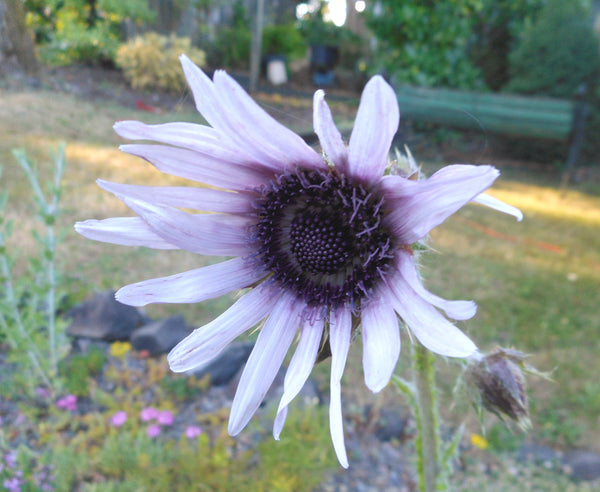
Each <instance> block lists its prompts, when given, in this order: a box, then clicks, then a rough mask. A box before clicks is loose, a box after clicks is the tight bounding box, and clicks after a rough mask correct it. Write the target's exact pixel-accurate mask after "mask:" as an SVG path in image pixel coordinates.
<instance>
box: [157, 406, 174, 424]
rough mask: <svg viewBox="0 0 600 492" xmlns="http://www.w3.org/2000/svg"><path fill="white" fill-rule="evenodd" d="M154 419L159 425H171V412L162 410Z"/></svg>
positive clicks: (172, 418)
mask: <svg viewBox="0 0 600 492" xmlns="http://www.w3.org/2000/svg"><path fill="white" fill-rule="evenodd" d="M156 420H157V421H158V423H159V424H160V425H173V420H174V417H173V412H171V411H170V410H164V411H162V412H160V413H159V414H158V417H157V419H156Z"/></svg>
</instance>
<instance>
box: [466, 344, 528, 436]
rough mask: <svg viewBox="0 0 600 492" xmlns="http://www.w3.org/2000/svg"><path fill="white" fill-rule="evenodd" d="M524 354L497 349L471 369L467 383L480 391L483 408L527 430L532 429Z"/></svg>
mask: <svg viewBox="0 0 600 492" xmlns="http://www.w3.org/2000/svg"><path fill="white" fill-rule="evenodd" d="M524 359H525V354H524V353H522V352H519V351H516V350H510V349H502V348H499V349H496V350H494V351H493V352H492V353H491V354H488V355H486V356H482V357H481V359H479V360H478V361H477V362H475V364H474V365H473V366H472V367H471V368H470V369H469V372H468V379H469V380H470V381H471V382H472V383H473V384H474V386H475V387H476V388H477V390H478V393H479V396H480V402H481V404H482V405H483V407H484V408H486V409H487V410H489V411H490V412H493V413H495V414H496V415H498V416H499V417H503V416H507V417H510V418H511V419H512V420H514V421H515V422H517V424H518V425H519V426H520V427H521V428H523V429H527V428H528V427H529V425H530V421H529V411H528V407H527V395H526V394H525V376H524V375H523V369H524V368H525V367H526V366H525V364H524V362H523V361H524Z"/></svg>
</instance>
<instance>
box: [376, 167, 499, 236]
mask: <svg viewBox="0 0 600 492" xmlns="http://www.w3.org/2000/svg"><path fill="white" fill-rule="evenodd" d="M499 174H500V173H499V172H498V170H497V169H495V168H493V167H492V166H469V165H453V166H446V167H444V168H442V169H441V170H439V171H438V172H437V173H435V174H434V175H433V176H431V177H430V178H429V179H426V180H423V181H411V180H408V179H404V178H401V177H399V176H386V178H385V179H383V180H382V187H383V190H384V193H385V195H386V198H387V199H388V201H387V206H388V207H390V208H391V209H392V212H391V213H390V214H388V215H387V217H386V218H385V222H384V224H385V225H387V226H388V227H390V229H391V230H392V232H393V233H394V234H395V235H396V237H397V238H398V240H399V241H400V242H401V244H412V243H414V242H416V241H418V240H419V239H421V238H423V237H425V236H426V235H427V234H428V233H429V231H431V229H433V228H434V227H436V226H438V225H440V224H441V223H442V222H444V221H445V220H446V219H447V218H448V217H449V216H450V215H452V214H453V213H454V212H456V211H457V210H458V209H460V208H461V207H462V206H463V205H465V204H466V203H468V202H470V201H471V200H472V199H473V198H475V197H476V196H477V195H479V194H480V193H481V192H482V191H484V190H486V189H487V188H489V187H490V186H491V185H492V183H493V182H494V181H495V180H496V178H497V177H498V175H499Z"/></svg>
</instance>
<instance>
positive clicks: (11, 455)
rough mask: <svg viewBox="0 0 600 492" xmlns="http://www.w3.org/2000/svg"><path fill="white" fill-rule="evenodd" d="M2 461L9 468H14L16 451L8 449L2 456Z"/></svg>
mask: <svg viewBox="0 0 600 492" xmlns="http://www.w3.org/2000/svg"><path fill="white" fill-rule="evenodd" d="M4 462H5V463H6V466H8V467H9V468H11V469H14V468H15V467H16V466H17V453H16V451H9V452H8V453H6V455H5V456H4Z"/></svg>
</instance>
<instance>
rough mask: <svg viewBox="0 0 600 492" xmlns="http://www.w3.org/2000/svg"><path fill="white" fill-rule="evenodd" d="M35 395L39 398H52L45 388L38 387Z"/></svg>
mask: <svg viewBox="0 0 600 492" xmlns="http://www.w3.org/2000/svg"><path fill="white" fill-rule="evenodd" d="M35 394H36V395H37V396H39V397H40V398H49V397H50V392H49V391H48V390H47V389H46V388H43V387H41V386H38V387H37V388H36V389H35Z"/></svg>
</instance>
